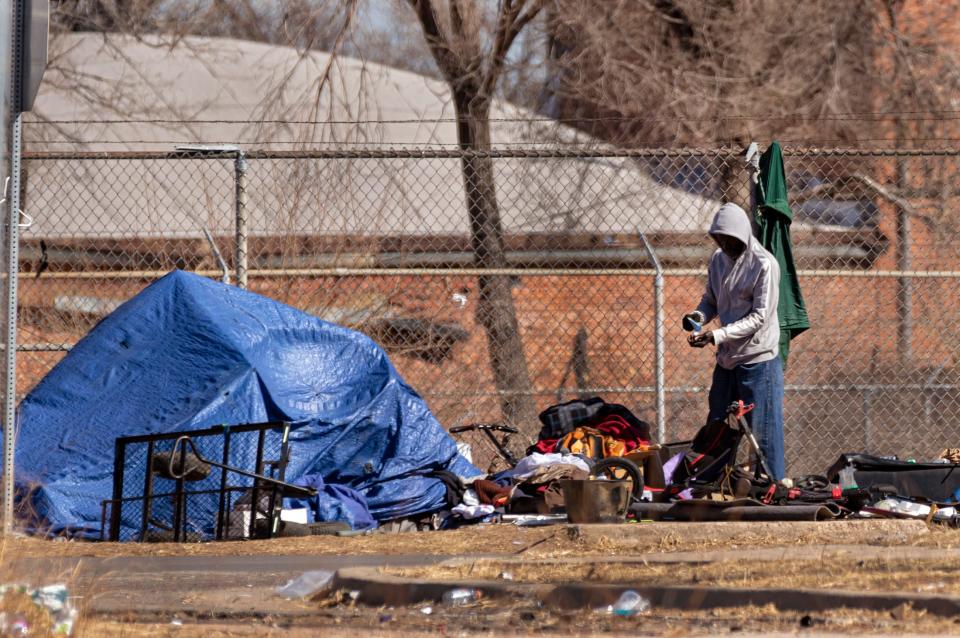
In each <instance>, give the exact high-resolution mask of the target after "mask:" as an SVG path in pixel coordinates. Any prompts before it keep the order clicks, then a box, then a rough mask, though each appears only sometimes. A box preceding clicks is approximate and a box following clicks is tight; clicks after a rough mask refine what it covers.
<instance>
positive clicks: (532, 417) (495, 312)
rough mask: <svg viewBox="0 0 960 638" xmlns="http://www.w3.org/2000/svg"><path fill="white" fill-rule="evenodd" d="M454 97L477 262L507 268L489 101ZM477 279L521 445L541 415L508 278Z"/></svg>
mask: <svg viewBox="0 0 960 638" xmlns="http://www.w3.org/2000/svg"><path fill="white" fill-rule="evenodd" d="M454 103H455V106H456V109H457V120H458V125H457V137H458V142H459V143H460V148H461V149H462V150H464V151H465V152H466V153H465V154H464V156H463V158H462V159H461V167H462V169H463V186H464V190H465V192H466V198H467V214H468V216H469V218H470V236H471V245H472V249H473V258H474V263H475V264H476V266H477V267H478V268H506V267H507V266H508V263H507V256H506V251H505V249H504V244H503V226H502V224H501V221H500V210H499V206H498V205H497V192H496V184H495V182H494V172H493V159H492V158H491V157H490V155H489V154H487V153H486V152H487V151H489V150H490V120H489V111H490V103H489V102H488V101H486V100H481V99H476V98H474V99H471V96H470V95H469V92H456V93H455V95H454ZM472 151H478V153H476V154H474V153H472ZM478 285H479V300H478V302H477V321H478V322H479V323H480V325H482V326H483V328H484V330H486V333H487V349H488V350H489V353H490V366H491V368H492V370H493V381H494V384H495V385H496V388H497V392H498V393H499V395H500V408H501V411H502V413H503V418H504V419H505V420H506V421H507V422H509V423H511V424H512V425H514V426H517V427H518V428H520V430H521V432H522V433H523V435H524V436H521V437H520V439H519V440H517V441H516V442H514V443H512V444H511V449H512V451H522V448H525V447H526V443H527V439H529V438H530V436H532V435H534V434H535V433H536V432H535V428H536V424H537V417H536V405H535V404H534V401H533V394H532V390H533V385H532V384H531V383H530V373H529V371H528V369H527V358H526V354H525V353H524V349H523V340H522V339H521V337H520V328H519V326H518V324H517V311H516V308H515V307H514V305H513V293H512V291H511V283H510V278H509V277H507V276H504V275H481V276H480V277H479V278H478ZM513 448H516V449H515V450H513Z"/></svg>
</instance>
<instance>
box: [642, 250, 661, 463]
mask: <svg viewBox="0 0 960 638" xmlns="http://www.w3.org/2000/svg"><path fill="white" fill-rule="evenodd" d="M640 240H641V241H643V246H644V248H646V249H647V254H648V255H650V261H652V262H653V268H654V271H655V272H656V274H655V275H654V276H653V314H654V324H653V352H654V357H656V360H655V361H654V388H655V392H656V396H657V441H658V442H659V443H661V444H662V443H663V442H664V441H666V440H667V414H666V412H667V399H666V380H665V378H664V377H665V375H664V350H665V348H664V339H663V268H662V267H661V266H660V260H659V259H657V253H656V251H655V250H654V249H653V246H651V245H650V242H649V241H647V236H646V235H644V234H643V233H640Z"/></svg>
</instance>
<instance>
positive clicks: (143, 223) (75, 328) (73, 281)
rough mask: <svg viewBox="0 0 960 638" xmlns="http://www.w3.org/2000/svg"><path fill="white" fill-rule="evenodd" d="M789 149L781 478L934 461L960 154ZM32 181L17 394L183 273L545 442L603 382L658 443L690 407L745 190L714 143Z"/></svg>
mask: <svg viewBox="0 0 960 638" xmlns="http://www.w3.org/2000/svg"><path fill="white" fill-rule="evenodd" d="M785 161H786V169H787V177H788V182H789V186H790V195H791V204H792V206H793V209H794V213H795V219H794V223H793V241H794V245H795V256H796V258H797V262H798V263H797V265H798V268H799V270H800V282H801V286H802V287H803V293H804V297H805V300H806V303H807V307H808V311H809V314H810V319H811V323H812V329H811V330H809V331H808V332H806V333H804V334H802V335H800V336H799V337H798V338H797V339H796V340H795V341H794V342H793V345H792V348H791V354H790V361H789V366H788V368H787V371H786V384H787V386H786V405H785V419H786V442H787V464H788V471H789V472H790V473H791V474H794V475H798V474H803V473H810V472H822V471H823V470H824V469H825V467H826V466H827V465H828V464H829V463H830V462H832V461H833V460H835V459H836V457H837V456H838V455H839V454H840V453H841V452H845V451H868V452H871V453H877V454H897V455H899V456H900V457H901V458H910V457H916V458H918V459H919V458H931V457H935V456H936V455H937V454H938V452H939V451H940V449H941V448H943V447H947V446H954V445H956V444H957V439H956V437H955V435H954V432H955V428H954V426H953V424H954V423H955V422H956V417H957V416H960V393H958V389H960V385H958V383H960V378H958V377H960V375H958V370H957V365H956V361H955V359H956V354H955V353H956V347H955V345H954V344H956V343H957V342H958V336H960V335H958V333H960V317H958V314H957V312H956V307H957V303H956V302H957V297H958V293H957V292H956V291H957V283H958V282H957V279H958V277H960V264H958V259H960V258H958V255H960V252H958V248H960V245H958V243H960V242H958V239H960V232H958V230H960V229H958V220H957V217H956V215H955V214H954V211H953V206H954V205H955V204H956V202H957V198H956V196H955V195H954V193H953V192H952V188H951V182H952V179H953V178H954V176H955V175H956V174H957V171H958V168H960V167H958V163H960V153H955V152H919V151H902V152H894V151H875V152H871V151H858V150H850V151H818V150H789V149H788V150H787V151H786V159H785ZM25 171H26V172H25V178H24V184H25V186H24V189H25V191H24V205H23V207H24V210H25V211H26V212H27V213H28V214H29V216H30V217H32V219H33V224H32V226H31V227H30V228H29V229H26V230H25V231H24V233H23V235H22V253H21V271H22V272H21V274H20V288H19V290H20V326H19V343H20V349H21V351H22V352H21V355H20V357H19V368H18V371H17V373H18V377H19V378H18V388H19V389H20V390H21V391H22V392H28V391H29V389H30V388H31V387H32V386H33V385H34V384H35V383H37V381H39V379H40V378H42V376H43V375H44V374H45V373H46V372H47V371H48V370H49V369H50V368H51V367H52V366H53V365H55V364H56V363H57V361H59V360H60V359H61V358H62V357H63V356H64V353H65V352H66V351H67V350H68V349H69V348H70V346H71V344H73V343H75V342H76V341H77V340H79V339H80V338H82V336H83V335H84V334H85V333H86V331H88V330H89V329H90V328H91V327H92V326H93V325H94V324H95V323H96V322H97V321H98V320H100V319H101V318H102V317H104V316H105V315H107V314H108V313H109V312H111V311H112V310H113V309H114V308H116V307H117V306H118V305H119V304H121V303H123V302H124V301H125V300H127V299H129V298H130V297H132V296H133V295H135V294H137V293H138V292H139V291H140V290H142V289H143V288H144V287H145V286H146V285H149V284H150V283H151V282H152V281H153V280H155V279H156V278H158V277H161V276H163V275H164V274H165V273H166V272H168V271H169V270H171V269H174V268H181V269H187V270H192V271H196V272H200V273H202V274H205V275H207V276H210V277H214V278H217V279H221V280H223V281H227V282H230V283H233V284H237V283H240V284H241V285H245V286H247V287H248V288H249V289H250V290H253V291H255V292H258V293H261V294H264V295H267V296H270V297H273V298H275V299H278V300H280V301H283V302H286V303H288V304H291V305H293V306H296V307H297V308H300V309H302V310H303V311H305V312H307V313H310V314H312V315H315V316H317V317H321V318H323V319H326V320H329V321H333V322H336V323H339V324H343V325H346V326H349V327H352V328H355V329H357V330H361V331H363V332H365V333H367V334H368V335H370V336H371V337H372V338H374V339H375V340H376V341H377V342H378V343H380V344H381V345H382V346H383V347H384V348H385V349H386V350H387V351H388V352H389V353H390V355H391V358H392V360H393V362H394V365H395V366H396V367H397V368H398V369H399V371H400V372H401V374H402V375H403V376H404V378H405V379H406V380H407V382H408V383H409V384H410V385H411V386H413V387H414V388H415V389H416V390H417V391H418V392H419V393H421V394H422V395H423V396H424V398H425V399H426V400H427V401H428V403H429V405H430V407H431V408H432V410H433V411H434V413H435V414H436V416H437V417H438V418H439V419H440V421H441V422H442V423H444V424H445V425H447V426H453V425H459V424H464V423H469V422H473V421H496V420H499V419H502V418H504V415H506V416H507V417H509V418H510V419H511V420H513V421H516V422H518V423H519V424H520V425H521V426H525V427H526V431H528V432H531V431H534V432H535V431H536V429H537V425H536V424H535V414H536V411H538V410H540V409H543V408H544V407H546V406H548V405H550V404H552V403H555V402H557V401H561V400H567V399H569V398H572V397H574V396H578V395H594V394H599V395H602V396H603V397H604V398H606V399H607V400H608V401H615V402H620V403H623V404H625V405H627V406H628V407H629V408H630V409H632V410H634V411H635V412H636V413H637V415H638V416H640V417H641V418H645V419H647V420H648V421H650V422H651V423H658V410H657V406H658V403H660V404H662V405H663V409H662V410H660V411H659V416H660V419H661V420H660V421H659V425H660V426H661V427H662V428H663V430H664V432H663V433H664V435H665V437H666V438H667V439H681V438H684V437H689V436H691V435H692V434H693V432H695V430H696V429H697V428H698V427H699V426H700V425H701V424H702V423H703V421H704V418H705V415H706V391H707V389H708V385H709V380H710V374H711V372H712V368H713V359H712V352H711V351H710V350H709V349H707V350H697V349H691V348H690V347H689V346H688V345H687V343H686V338H685V334H684V333H683V332H682V331H681V329H680V316H681V315H682V314H683V313H684V312H687V311H689V310H691V309H693V308H694V307H695V306H696V305H697V302H698V301H699V298H700V295H701V294H702V292H703V286H704V282H705V267H706V263H707V260H708V257H709V255H710V254H711V252H712V251H713V249H714V246H713V245H712V242H711V241H710V240H709V238H708V237H707V236H706V229H707V227H708V225H709V223H710V220H711V218H712V215H713V213H714V212H715V210H716V209H717V207H718V206H719V204H720V203H721V202H724V201H734V202H737V203H740V204H741V205H743V206H744V207H747V206H748V204H749V190H748V186H747V184H748V177H747V172H746V170H745V167H744V163H743V159H742V157H741V156H740V154H739V153H738V152H734V151H730V150H726V149H715V150H653V151H630V152H626V151H609V152H607V151H597V150H596V149H575V148H562V149H552V150H545V149H536V150H529V149H526V150H525V149H517V148H511V149H509V150H507V149H503V150H494V151H491V152H489V153H468V152H461V151H453V150H419V149H407V150H391V151H382V150H356V149H354V150H350V151H339V150H330V151H312V152H252V153H248V154H246V155H242V154H239V153H237V152H235V151H215V152H200V153H176V154H167V153H126V154H119V153H118V154H104V153H86V154H85V153H55V154H54V153H36V154H30V155H28V156H27V157H26V158H25ZM657 266H659V267H660V271H659V272H660V274H661V277H660V278H658V276H657V273H658V269H657ZM658 282H659V284H661V285H660V291H661V294H659V295H658V294H657V288H658ZM658 335H662V339H659V340H658ZM475 460H477V459H475ZM478 462H480V463H481V464H482V463H485V460H484V459H479V460H478Z"/></svg>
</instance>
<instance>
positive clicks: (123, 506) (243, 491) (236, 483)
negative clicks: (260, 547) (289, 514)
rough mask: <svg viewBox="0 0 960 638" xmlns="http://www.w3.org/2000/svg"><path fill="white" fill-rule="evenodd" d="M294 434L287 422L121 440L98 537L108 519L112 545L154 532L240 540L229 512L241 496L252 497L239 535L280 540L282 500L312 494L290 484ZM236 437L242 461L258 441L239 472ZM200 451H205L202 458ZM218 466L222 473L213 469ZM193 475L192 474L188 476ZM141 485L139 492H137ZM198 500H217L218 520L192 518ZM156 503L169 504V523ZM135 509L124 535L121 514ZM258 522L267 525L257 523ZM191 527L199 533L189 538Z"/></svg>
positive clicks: (175, 538)
mask: <svg viewBox="0 0 960 638" xmlns="http://www.w3.org/2000/svg"><path fill="white" fill-rule="evenodd" d="M289 435H290V423H288V422H285V421H268V422H265V423H244V424H240V425H218V426H214V427H211V428H206V429H202V430H192V431H179V432H167V433H163V434H145V435H138V436H125V437H118V438H117V439H116V442H115V451H114V469H113V495H112V498H111V499H109V500H105V501H103V502H102V503H101V522H100V524H101V528H100V530H101V531H100V537H101V539H103V537H104V531H105V529H107V520H108V518H109V533H108V534H107V538H108V539H109V540H111V541H120V540H138V541H141V542H142V541H145V540H151V538H152V536H155V535H156V534H155V533H154V532H156V530H160V531H159V534H160V535H165V536H166V537H168V538H165V540H172V541H174V542H182V541H186V540H194V539H196V540H223V539H227V538H236V537H238V536H237V535H236V534H234V533H231V520H230V519H231V516H230V513H231V511H232V510H233V506H234V504H235V503H236V501H235V500H234V497H235V496H236V495H238V494H240V495H243V497H245V496H246V495H249V496H250V520H249V522H248V523H245V524H246V525H248V528H247V529H246V530H243V532H244V533H241V535H240V536H241V537H242V536H248V537H250V538H257V537H261V538H263V537H273V536H275V535H276V534H277V533H278V532H279V527H280V509H281V505H282V498H283V497H284V496H289V495H296V496H307V495H309V494H311V493H313V491H312V490H310V489H309V488H303V487H299V486H294V485H290V484H288V483H286V482H285V475H286V469H287V464H288V462H289V455H290V442H289ZM238 438H242V439H245V440H244V444H245V445H244V446H243V447H244V449H246V450H247V453H246V454H245V456H250V454H249V449H250V442H251V439H253V440H255V441H256V444H255V452H254V454H253V459H246V460H247V467H242V465H243V464H244V463H243V460H244V459H241V458H240V455H238V454H236V453H235V451H236V447H237V446H236V441H237V439H238ZM232 443H233V444H234V445H231V444H232ZM188 447H189V448H190V451H188V449H187V448H188ZM200 448H204V449H205V450H206V451H205V452H203V454H202V456H201V452H200ZM268 454H275V458H273V459H272V460H267V459H266V458H265V457H266V456H267V455H268ZM214 459H215V460H214ZM251 460H252V467H251V466H250V465H251V463H250V461H251ZM214 467H215V468H218V469H219V470H220V471H219V472H214V471H213V468H214ZM192 471H195V473H194V474H191V472H192ZM138 486H139V489H140V490H142V491H140V492H138ZM158 489H159V490H160V491H158ZM264 496H266V501H267V504H266V508H265V511H263V509H262V508H261V507H260V505H261V503H262V501H263V499H264ZM200 498H208V499H216V520H215V521H210V520H200V521H197V520H191V515H190V504H191V500H193V501H196V500H198V499H200ZM167 499H169V501H167ZM238 500H239V499H238ZM168 502H169V507H168V508H167V507H166V504H167V503H168ZM157 503H164V506H165V507H164V509H166V510H167V512H166V513H167V514H169V515H170V520H169V522H167V521H164V520H159V519H158V518H157V516H156V514H155V509H156V508H155V505H156V504H157ZM131 509H139V517H136V514H134V518H135V519H136V518H138V519H139V525H138V526H137V527H136V534H135V536H134V537H130V536H129V533H128V534H127V537H126V538H124V537H123V536H124V533H123V528H124V524H123V520H124V514H125V513H129V512H130V510H131ZM207 509H209V508H207ZM108 511H109V517H108ZM261 515H262V516H263V517H262V518H261ZM195 518H196V517H194V519H195ZM258 520H261V521H265V522H266V523H267V524H266V525H265V526H264V525H262V524H261V525H258V524H257V523H258ZM126 527H127V528H128V529H129V528H130V527H131V525H130V524H129V523H128V524H127V526H126ZM264 527H265V529H264ZM191 528H192V529H194V530H197V529H199V530H201V531H200V532H196V531H195V532H193V533H192V534H191V532H190V530H191ZM234 531H236V530H234Z"/></svg>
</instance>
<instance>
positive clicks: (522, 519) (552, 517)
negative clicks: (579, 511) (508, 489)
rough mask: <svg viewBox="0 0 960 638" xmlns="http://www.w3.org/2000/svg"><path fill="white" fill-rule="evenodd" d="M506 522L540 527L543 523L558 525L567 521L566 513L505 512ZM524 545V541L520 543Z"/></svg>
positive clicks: (521, 525)
mask: <svg viewBox="0 0 960 638" xmlns="http://www.w3.org/2000/svg"><path fill="white" fill-rule="evenodd" d="M502 520H503V522H504V523H513V524H514V525H516V526H517V527H540V526H542V525H556V524H557V523H566V522H567V515H566V514H504V515H503V518H502ZM518 544H519V545H522V544H523V543H518Z"/></svg>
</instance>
